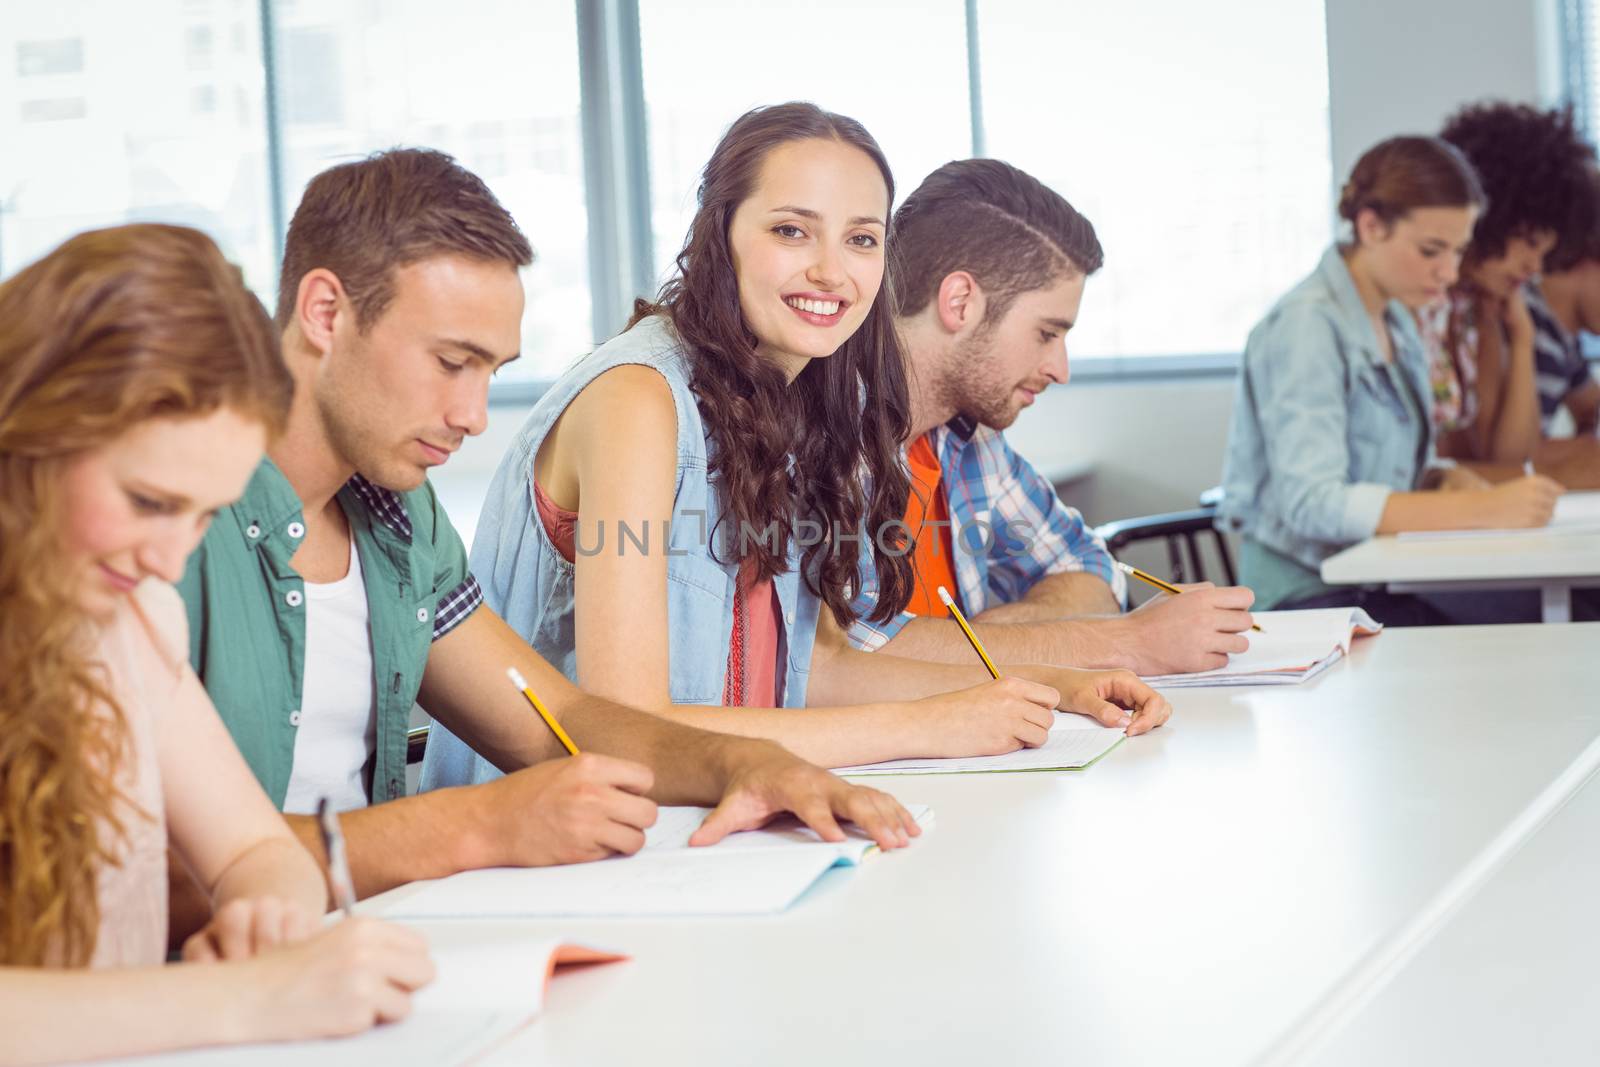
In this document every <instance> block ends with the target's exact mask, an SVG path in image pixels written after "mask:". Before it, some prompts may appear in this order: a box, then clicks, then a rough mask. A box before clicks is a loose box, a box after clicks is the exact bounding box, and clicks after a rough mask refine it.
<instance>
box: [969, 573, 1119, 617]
mask: <svg viewBox="0 0 1600 1067" xmlns="http://www.w3.org/2000/svg"><path fill="white" fill-rule="evenodd" d="M1121 611H1122V605H1121V604H1119V603H1117V597H1116V594H1115V593H1113V592H1112V591H1111V586H1109V585H1107V584H1106V582H1105V580H1104V579H1103V578H1100V577H1098V576H1097V575H1093V574H1087V573H1085V572H1083V571H1068V572H1065V573H1062V574H1052V575H1049V576H1048V577H1045V578H1041V579H1040V580H1039V581H1037V582H1035V583H1034V584H1033V587H1032V588H1031V589H1029V590H1028V595H1027V596H1025V597H1023V598H1022V599H1021V600H1018V601H1014V602H1013V603H1010V604H998V605H996V606H994V607H992V608H989V609H988V610H987V611H981V612H979V613H978V614H977V615H975V616H973V621H974V622H1044V621H1046V620H1052V619H1068V618H1073V617H1074V616H1078V615H1116V614H1118V613H1119V612H1121Z"/></svg>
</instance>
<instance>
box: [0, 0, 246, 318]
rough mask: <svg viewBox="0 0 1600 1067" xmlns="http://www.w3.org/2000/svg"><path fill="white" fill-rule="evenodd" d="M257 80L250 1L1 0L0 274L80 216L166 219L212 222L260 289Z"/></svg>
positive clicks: (211, 229) (88, 219) (80, 225)
mask: <svg viewBox="0 0 1600 1067" xmlns="http://www.w3.org/2000/svg"><path fill="white" fill-rule="evenodd" d="M130 42H137V47H130V46H129V45H130ZM263 95H264V94H263V77H262V69H261V40H260V25H259V22H258V20H257V8H256V5H255V4H254V3H253V2H247V0H146V2H143V3H139V4H128V3H123V2H121V0H53V2H51V3H33V4H25V3H19V4H9V5H7V6H6V10H5V16H4V17H3V18H0V277H3V276H5V275H8V274H11V273H13V272H14V271H16V270H17V269H18V268H20V267H22V266H23V265H24V264H26V263H29V262H31V261H32V260H34V259H37V258H38V257H39V256H41V255H43V254H44V253H46V252H48V251H49V250H50V249H51V248H53V247H55V246H56V245H57V244H59V243H60V242H61V241H62V240H64V239H65V238H67V237H68V236H70V235H71V234H74V233H76V232H78V231H80V230H86V229H92V228H95V227H100V226H111V225H115V224H118V223H124V222H174V223H183V224H186V225H190V226H195V227H198V228H200V229H202V230H205V231H206V232H207V233H209V234H211V235H212V236H213V237H215V238H216V239H217V240H218V241H219V242H220V243H221V244H222V246H223V247H224V248H225V249H226V251H227V252H228V254H229V255H230V256H231V257H232V258H233V259H234V260H235V261H237V262H238V263H239V264H240V265H241V266H242V267H243V268H244V271H245V275H246V277H247V278H248V280H249V282H250V284H251V285H252V286H254V287H255V288H256V290H257V291H258V292H261V293H263V294H265V293H266V292H267V291H268V290H269V289H270V287H271V284H272V280H273V279H272V272H273V269H274V264H275V263H276V255H275V249H274V244H275V237H274V235H273V233H272V227H271V223H270V221H269V213H268V210H267V188H266V186H267V181H266V173H267V172H266V165H265V158H266V126H265V122H264V121H263V114H262V112H263V107H262V98H263Z"/></svg>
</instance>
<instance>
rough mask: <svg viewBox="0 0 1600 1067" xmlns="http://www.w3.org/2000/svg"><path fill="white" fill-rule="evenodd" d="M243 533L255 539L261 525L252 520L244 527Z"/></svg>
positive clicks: (259, 534)
mask: <svg viewBox="0 0 1600 1067" xmlns="http://www.w3.org/2000/svg"><path fill="white" fill-rule="evenodd" d="M244 535H245V536H246V537H248V538H250V539H251V540H255V539H256V538H257V537H260V536H261V527H259V526H257V525H256V524H255V523H253V522H252V523H251V524H250V525H249V526H246V527H245V528H244Z"/></svg>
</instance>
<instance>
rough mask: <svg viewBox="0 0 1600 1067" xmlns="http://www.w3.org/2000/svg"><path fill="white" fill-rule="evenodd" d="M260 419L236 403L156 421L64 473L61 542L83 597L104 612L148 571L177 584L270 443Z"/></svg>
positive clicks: (70, 465) (96, 610)
mask: <svg viewBox="0 0 1600 1067" xmlns="http://www.w3.org/2000/svg"><path fill="white" fill-rule="evenodd" d="M266 443H267V432H266V430H265V429H264V428H263V427H262V425H261V423H260V422H258V421H255V420H253V419H249V418H246V417H244V416H242V415H239V414H237V413H236V412H234V411H232V410H231V409H228V408H223V409H220V410H217V411H214V412H212V413H210V414H209V415H201V416H192V417H187V418H163V419H149V420H147V421H145V422H141V423H139V424H138V425H136V426H134V427H132V428H131V429H129V430H126V431H124V432H123V433H122V434H121V435H120V436H119V437H117V438H116V439H115V440H113V441H111V442H110V443H108V444H106V445H103V446H101V447H99V448H96V449H93V450H91V451H89V452H86V453H84V454H82V455H80V456H77V457H75V458H74V459H72V460H71V461H70V462H69V463H68V464H67V466H66V469H65V470H64V471H63V475H62V479H61V489H62V492H63V494H64V503H65V506H64V509H63V515H64V522H63V527H64V528H63V532H62V543H63V545H64V547H65V549H66V552H67V556H68V559H69V560H70V561H71V564H72V566H73V567H74V568H75V569H76V570H78V571H79V573H80V574H81V584H80V589H81V590H82V594H81V604H82V606H83V608H84V609H85V610H86V611H88V612H89V613H90V614H91V615H93V616H95V617H97V618H104V617H107V616H108V615H110V614H111V613H112V612H114V611H115V610H116V607H117V605H118V603H119V602H120V599H121V598H122V597H124V596H127V595H128V593H130V592H132V590H133V589H134V587H135V586H137V585H138V584H139V583H140V582H141V581H143V580H144V579H146V578H150V577H155V578H160V579H161V580H162V581H166V582H176V581H177V580H178V579H179V578H181V577H183V568H184V562H185V561H186V560H187V559H188V558H189V553H190V552H192V551H194V547H195V545H197V544H199V543H200V538H201V537H203V536H204V535H205V532H206V527H207V526H208V525H209V524H210V522H211V517H212V516H213V515H214V514H215V513H216V512H217V510H218V509H219V508H222V507H225V506H227V505H228V504H230V503H232V502H233V501H235V500H237V499H238V498H239V494H240V493H242V492H244V487H245V484H246V483H247V482H248V481H249V480H250V476H251V474H252V473H254V471H255V469H256V465H257V464H258V463H260V462H261V453H262V451H263V449H264V448H265V447H266Z"/></svg>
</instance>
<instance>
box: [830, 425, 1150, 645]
mask: <svg viewBox="0 0 1600 1067" xmlns="http://www.w3.org/2000/svg"><path fill="white" fill-rule="evenodd" d="M930 433H931V436H932V444H933V451H934V454H935V455H937V456H938V457H939V465H940V467H941V468H942V474H941V477H940V481H939V487H940V490H941V491H942V492H943V493H944V494H945V498H946V501H947V502H948V505H949V508H950V544H951V547H952V549H953V551H954V553H955V561H954V562H955V574H956V585H957V586H958V588H957V589H956V591H955V593H956V596H957V598H958V599H959V600H960V601H961V609H962V610H963V611H965V612H967V613H968V614H970V615H976V614H978V613H980V612H982V611H985V610H987V609H988V608H991V607H994V606H996V605H998V604H1009V603H1012V602H1013V601H1017V600H1021V599H1022V598H1023V597H1025V596H1027V594H1028V590H1030V589H1032V588H1033V587H1034V585H1036V584H1037V583H1038V582H1039V581H1040V580H1042V579H1044V578H1047V577H1049V576H1050V575H1052V574H1064V573H1067V572H1070V571H1082V572H1085V573H1088V574H1093V575H1095V576H1096V577H1099V578H1101V579H1103V580H1104V581H1105V583H1106V584H1107V585H1109V586H1110V587H1111V590H1112V592H1113V593H1115V594H1116V597H1117V600H1118V601H1120V602H1123V603H1126V601H1127V594H1128V586H1127V579H1126V578H1124V577H1123V576H1122V572H1121V571H1119V570H1117V568H1116V566H1115V565H1114V564H1113V562H1112V558H1111V553H1110V552H1108V551H1107V550H1106V544H1105V542H1104V541H1103V540H1101V539H1100V536H1099V535H1098V534H1096V533H1095V532H1094V530H1092V529H1091V528H1090V527H1089V526H1088V525H1086V524H1085V523H1084V521H1083V516H1082V515H1080V514H1079V513H1078V512H1077V511H1075V510H1073V509H1072V508H1069V507H1067V506H1066V505H1065V504H1063V503H1062V502H1061V498H1060V497H1058V496H1056V491H1055V488H1054V487H1053V486H1052V485H1051V484H1050V483H1049V482H1048V481H1046V480H1045V478H1044V477H1043V476H1042V475H1041V474H1040V473H1039V472H1038V471H1036V470H1034V469H1033V466H1032V465H1031V464H1030V463H1029V462H1028V461H1027V460H1025V459H1023V458H1022V457H1021V456H1019V455H1017V453H1016V452H1014V451H1012V449H1011V446H1010V445H1008V444H1007V443H1006V439H1005V435H1004V434H1002V433H1001V432H1000V431H999V430H994V429H990V428H989V427H987V426H978V425H976V424H974V423H973V422H971V421H970V420H968V419H966V418H963V417H961V416H957V417H956V418H954V419H951V420H950V421H949V422H948V423H945V424H944V425H943V426H937V427H935V428H934V429H933V430H932V431H930ZM913 532H914V531H913ZM863 549H864V550H863V553H862V563H861V573H862V574H863V575H864V576H865V580H864V581H863V582H862V588H861V593H860V595H859V596H857V597H856V599H855V604H854V607H855V611H856V615H857V616H858V617H857V619H856V621H855V623H854V624H853V625H852V626H851V627H850V631H849V636H850V642H851V644H853V645H855V646H856V647H857V648H863V649H868V650H872V649H877V648H881V647H883V645H884V644H886V643H887V642H888V641H889V640H890V639H891V638H892V637H894V635H895V634H897V633H899V632H900V630H901V628H902V627H904V626H905V624H906V623H908V622H910V621H911V620H912V619H914V618H916V616H915V615H912V614H911V613H910V612H904V611H902V612H901V613H900V614H899V615H897V616H896V617H894V618H893V619H890V620H889V621H888V622H887V623H883V624H876V623H869V622H867V621H866V616H868V615H870V614H871V613H872V609H873V608H874V607H875V606H876V604H877V602H878V581H877V576H876V574H875V573H874V570H873V566H872V555H871V545H870V543H867V544H865V545H864V546H863Z"/></svg>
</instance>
